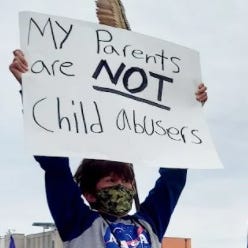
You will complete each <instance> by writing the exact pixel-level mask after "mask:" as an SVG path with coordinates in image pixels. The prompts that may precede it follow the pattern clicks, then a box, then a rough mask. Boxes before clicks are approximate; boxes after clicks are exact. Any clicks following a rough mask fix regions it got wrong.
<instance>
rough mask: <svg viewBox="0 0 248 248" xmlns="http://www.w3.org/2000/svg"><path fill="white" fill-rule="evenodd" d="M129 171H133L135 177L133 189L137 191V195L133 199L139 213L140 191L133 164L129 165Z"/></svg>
mask: <svg viewBox="0 0 248 248" xmlns="http://www.w3.org/2000/svg"><path fill="white" fill-rule="evenodd" d="M129 169H130V171H131V174H132V175H133V188H134V190H135V195H134V197H133V199H134V203H135V208H136V211H139V209H140V200H139V195H138V189H137V184H136V179H135V174H134V169H133V164H129Z"/></svg>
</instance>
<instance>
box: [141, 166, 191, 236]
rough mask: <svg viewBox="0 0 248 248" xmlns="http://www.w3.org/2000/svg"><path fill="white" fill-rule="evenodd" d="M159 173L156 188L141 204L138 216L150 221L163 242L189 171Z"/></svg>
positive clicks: (167, 170) (165, 170)
mask: <svg viewBox="0 0 248 248" xmlns="http://www.w3.org/2000/svg"><path fill="white" fill-rule="evenodd" d="M159 173H160V177H159V179H158V180H157V181H156V184H155V187H154V188H153V189H152V190H151V191H150V192H149V195H148V196H147V198H146V199H145V201H144V202H143V203H142V204H141V206H140V210H139V212H137V215H138V216H140V217H141V218H143V219H145V220H146V221H148V222H149V223H150V225H151V226H152V228H153V231H154V232H155V233H156V234H157V236H158V238H159V240H162V238H163V236H164V234H165V231H166V229H167V227H168V224H169V221H170V218H171V215H172V213H173V211H174V208H175V206H176V204H177V201H178V199H179V196H180V194H181V192H182V190H183V188H184V185H185V183H186V176H187V170H186V169H166V168H160V170H159Z"/></svg>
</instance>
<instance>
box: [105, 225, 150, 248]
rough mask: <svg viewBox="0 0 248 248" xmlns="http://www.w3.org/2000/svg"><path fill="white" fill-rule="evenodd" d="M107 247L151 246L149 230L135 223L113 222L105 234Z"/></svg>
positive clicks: (148, 247) (131, 247)
mask: <svg viewBox="0 0 248 248" xmlns="http://www.w3.org/2000/svg"><path fill="white" fill-rule="evenodd" d="M104 241H105V244H106V248H117V247H121V248H151V245H150V242H149V237H148V233H147V231H146V230H145V229H144V228H143V227H142V226H136V225H134V224H130V225H127V224H123V223H112V224H110V225H109V227H108V228H107V230H106V233H105V235H104Z"/></svg>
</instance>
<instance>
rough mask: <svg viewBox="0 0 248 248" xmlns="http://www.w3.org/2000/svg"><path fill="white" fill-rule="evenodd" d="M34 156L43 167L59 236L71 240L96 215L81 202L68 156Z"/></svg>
mask: <svg viewBox="0 0 248 248" xmlns="http://www.w3.org/2000/svg"><path fill="white" fill-rule="evenodd" d="M35 159H36V161H37V162H39V164H40V165H41V167H42V168H43V169H44V170H45V183H46V195H47V202H48V206H49V209H50V212H51V214H52V217H53V219H54V222H55V225H56V227H57V229H58V231H59V234H60V236H61V239H62V240H63V241H68V240H72V239H73V238H75V237H77V236H79V235H80V234H81V233H82V232H83V231H85V230H86V229H87V228H88V227H90V226H91V224H92V222H93V221H94V219H95V218H96V217H97V215H96V213H94V211H91V210H90V208H89V207H88V206H87V205H86V204H85V203H84V202H83V199H82V198H81V193H80V190H79V187H78V186H77V184H76V183H75V181H74V179H73V176H72V173H71V170H70V167H69V159H68V158H65V157H45V156H35Z"/></svg>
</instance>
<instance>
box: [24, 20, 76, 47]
mask: <svg viewBox="0 0 248 248" xmlns="http://www.w3.org/2000/svg"><path fill="white" fill-rule="evenodd" d="M32 27H36V30H38V31H39V33H40V34H41V36H42V37H43V36H44V35H45V31H46V30H47V27H48V28H49V33H48V34H49V35H50V36H51V38H52V42H53V45H54V48H55V49H58V47H59V49H62V48H63V45H64V43H65V42H66V40H67V39H68V38H69V35H70V33H71V31H72V27H73V25H72V24H70V26H69V28H67V29H66V28H65V27H63V26H62V25H61V24H60V23H59V22H58V21H54V22H52V21H51V18H50V17H49V18H48V19H47V22H46V24H45V25H44V26H43V27H42V28H41V27H40V26H39V24H38V23H37V22H36V21H35V20H34V19H33V18H32V17H31V18H30V20H29V28H28V43H27V44H28V45H29V44H30V42H31V34H32V32H33V29H32ZM60 31H62V32H63V33H64V37H62V39H60V40H58V37H61V35H59V34H58V35H57V36H56V33H57V32H60Z"/></svg>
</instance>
